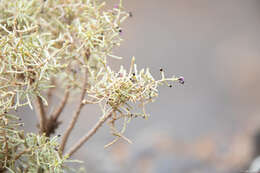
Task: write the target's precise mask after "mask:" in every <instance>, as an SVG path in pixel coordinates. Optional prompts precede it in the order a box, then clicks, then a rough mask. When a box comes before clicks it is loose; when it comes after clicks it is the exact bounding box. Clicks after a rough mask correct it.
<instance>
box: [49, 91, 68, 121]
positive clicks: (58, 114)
mask: <svg viewBox="0 0 260 173" xmlns="http://www.w3.org/2000/svg"><path fill="white" fill-rule="evenodd" d="M69 95H70V92H69V90H66V92H65V95H64V97H63V99H62V101H61V103H60V105H59V106H58V108H57V109H56V111H54V112H53V113H52V114H51V117H52V118H53V120H55V121H56V120H57V119H58V118H59V116H60V114H61V112H62V110H63V109H64V107H65V105H66V103H67V101H68V98H69Z"/></svg>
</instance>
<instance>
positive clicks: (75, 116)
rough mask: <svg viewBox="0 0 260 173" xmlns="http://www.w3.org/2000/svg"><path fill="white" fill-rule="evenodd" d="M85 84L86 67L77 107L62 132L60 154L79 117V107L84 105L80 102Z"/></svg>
mask: <svg viewBox="0 0 260 173" xmlns="http://www.w3.org/2000/svg"><path fill="white" fill-rule="evenodd" d="M86 86H87V69H86V71H85V74H84V81H83V86H82V88H81V94H80V100H79V104H78V107H77V109H76V111H75V113H74V115H73V117H72V120H71V122H70V124H69V126H68V128H67V129H66V131H65V133H64V136H63V138H62V141H61V145H60V148H59V152H60V154H62V153H63V151H64V148H65V145H66V143H67V140H68V138H69V135H70V133H71V131H72V130H73V128H74V126H75V124H76V122H77V120H78V117H79V114H80V112H81V109H82V107H83V106H84V103H83V102H82V101H83V99H84V97H85V95H86Z"/></svg>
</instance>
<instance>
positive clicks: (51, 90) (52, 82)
mask: <svg viewBox="0 0 260 173" xmlns="http://www.w3.org/2000/svg"><path fill="white" fill-rule="evenodd" d="M51 85H54V86H56V83H55V80H54V79H53V78H51ZM54 89H55V87H51V88H49V89H48V91H47V100H48V104H49V105H51V102H52V96H53V91H54ZM46 109H47V108H46Z"/></svg>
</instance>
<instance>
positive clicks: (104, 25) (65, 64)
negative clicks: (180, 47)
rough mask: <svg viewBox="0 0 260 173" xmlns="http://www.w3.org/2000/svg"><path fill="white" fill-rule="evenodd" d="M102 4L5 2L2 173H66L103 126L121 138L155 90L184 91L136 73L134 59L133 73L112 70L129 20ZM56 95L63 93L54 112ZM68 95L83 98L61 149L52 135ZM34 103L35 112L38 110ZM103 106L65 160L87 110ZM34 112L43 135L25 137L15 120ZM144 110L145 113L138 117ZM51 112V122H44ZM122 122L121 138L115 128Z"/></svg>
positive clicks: (82, 0)
mask: <svg viewBox="0 0 260 173" xmlns="http://www.w3.org/2000/svg"><path fill="white" fill-rule="evenodd" d="M105 5H106V3H105V2H99V1H98V0H17V1H9V0H1V3H0V134H1V135H0V172H1V171H2V170H3V171H4V170H8V171H10V172H50V173H51V172H63V169H64V162H65V161H67V158H68V157H70V156H71V155H72V154H73V153H74V152H76V151H77V150H78V149H79V148H80V147H81V146H82V145H83V144H84V143H85V142H86V141H87V140H88V139H89V138H90V137H91V136H93V135H94V134H95V132H96V131H97V130H98V129H99V128H100V127H101V126H102V125H103V123H105V122H106V121H108V122H109V124H110V125H111V130H112V134H113V135H114V136H116V138H115V140H114V141H112V142H111V143H110V144H108V145H107V146H109V145H111V144H112V143H114V142H115V141H117V140H118V139H120V138H123V139H125V140H127V141H128V142H130V140H129V139H127V138H126V137H124V136H123V132H124V131H125V127H126V124H127V122H129V121H130V120H131V119H132V118H135V117H139V116H141V117H143V118H147V117H148V114H146V112H145V109H144V106H145V104H147V103H149V102H151V101H153V100H154V99H155V97H156V96H158V86H159V85H162V84H166V85H168V86H170V87H171V86H172V85H169V84H168V82H170V81H172V82H175V81H178V82H180V83H182V84H183V83H184V79H183V78H182V77H180V78H176V77H171V78H166V77H165V76H164V71H163V70H161V75H162V78H161V79H160V80H155V79H154V78H153V76H152V75H151V74H150V72H149V69H146V70H145V69H142V70H140V71H138V70H137V67H136V64H135V59H134V58H133V59H132V62H131V66H130V70H129V71H128V72H127V70H125V69H124V68H123V67H121V69H120V70H119V72H114V71H113V70H111V69H110V67H109V66H108V64H107V62H108V61H109V59H108V58H109V57H110V58H116V59H120V57H118V56H116V55H114V54H113V48H115V47H118V46H120V43H121V41H122V39H121V33H122V22H124V20H125V19H127V18H128V17H132V13H131V12H126V11H125V10H124V8H123V6H122V1H121V0H120V1H119V4H118V5H116V6H115V7H114V8H113V9H106V6H105ZM53 88H59V89H61V90H62V91H64V92H65V94H64V98H63V99H62V101H61V103H60V105H59V106H57V108H56V110H54V111H53V112H51V111H50V110H48V109H49V107H48V103H49V102H51V100H52V99H51V96H52V95H53V93H52V92H53ZM70 94H73V95H79V103H78V107H77V108H76V109H75V113H74V114H73V115H72V120H71V122H70V123H69V126H68V128H67V129H66V130H65V131H64V134H62V139H61V142H60V143H58V142H57V139H56V137H54V138H49V136H50V135H51V134H54V133H55V130H56V129H57V128H58V126H59V124H60V121H59V116H60V114H61V113H62V110H63V109H64V107H65V106H66V103H67V102H68V100H69V96H70ZM33 103H35V104H33ZM87 104H99V105H100V107H101V110H102V112H103V115H102V116H101V117H100V118H99V121H98V122H97V124H96V125H95V126H94V127H93V128H92V129H91V130H90V131H89V132H88V133H86V135H85V136H83V137H82V138H81V139H80V140H79V141H78V142H77V143H76V144H75V145H74V146H73V147H72V148H71V149H70V150H69V151H68V155H64V150H65V145H66V143H67V140H68V138H69V136H70V134H71V132H72V130H73V128H74V127H75V125H76V122H77V119H78V117H79V115H80V112H81V110H82V107H83V106H85V105H87ZM27 105H29V106H30V107H31V108H32V109H33V108H35V109H36V110H37V111H36V112H37V115H38V119H39V132H40V134H39V135H37V134H28V135H25V134H24V132H23V131H22V130H21V129H20V125H21V123H20V122H19V118H17V117H16V116H14V115H11V113H10V112H12V111H13V110H17V108H19V107H21V106H27ZM136 106H140V107H141V109H142V111H141V112H135V107H136ZM48 112H51V113H50V115H47V114H48ZM121 118H123V119H124V123H123V128H122V130H121V131H120V130H117V129H116V127H115V122H116V121H117V120H119V119H121Z"/></svg>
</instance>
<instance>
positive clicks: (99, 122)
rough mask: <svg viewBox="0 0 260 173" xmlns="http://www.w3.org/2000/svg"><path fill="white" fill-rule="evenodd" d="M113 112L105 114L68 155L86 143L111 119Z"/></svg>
mask: <svg viewBox="0 0 260 173" xmlns="http://www.w3.org/2000/svg"><path fill="white" fill-rule="evenodd" d="M112 114H113V111H110V112H108V113H107V114H105V115H103V116H102V117H101V118H100V120H99V121H98V122H97V123H96V124H95V125H94V126H93V127H92V129H91V130H90V131H89V132H88V133H87V134H86V135H85V136H83V137H82V138H81V139H80V140H79V141H78V142H77V143H76V144H75V145H74V146H73V147H72V148H71V149H69V152H68V154H67V155H68V156H69V157H70V156H71V155H72V154H74V153H75V152H76V151H77V150H78V149H80V147H81V146H82V145H83V144H84V143H86V142H87V141H88V140H89V138H91V137H92V136H93V135H94V134H95V133H96V132H97V130H98V129H99V128H100V127H101V126H102V125H103V124H104V123H105V122H106V120H107V119H109V118H110V117H111V116H112Z"/></svg>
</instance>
